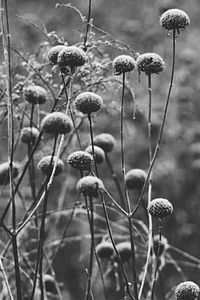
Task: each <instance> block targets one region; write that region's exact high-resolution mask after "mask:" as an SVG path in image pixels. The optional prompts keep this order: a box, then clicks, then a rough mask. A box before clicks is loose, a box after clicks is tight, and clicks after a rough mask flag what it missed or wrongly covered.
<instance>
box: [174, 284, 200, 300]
mask: <svg viewBox="0 0 200 300" xmlns="http://www.w3.org/2000/svg"><path fill="white" fill-rule="evenodd" d="M199 291H200V289H199V286H198V285H197V284H196V283H194V282H193V281H184V282H181V283H180V284H179V285H178V286H177V288H176V290H175V296H176V299H177V300H195V299H196V298H197V297H198V295H199Z"/></svg>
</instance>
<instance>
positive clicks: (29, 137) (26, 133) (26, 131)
mask: <svg viewBox="0 0 200 300" xmlns="http://www.w3.org/2000/svg"><path fill="white" fill-rule="evenodd" d="M39 134H40V133H39V130H38V129H37V128H35V127H24V128H22V131H21V135H20V138H21V142H22V143H24V144H30V143H31V144H32V145H34V144H35V142H36V140H37V138H38V137H39Z"/></svg>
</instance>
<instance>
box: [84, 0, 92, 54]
mask: <svg viewBox="0 0 200 300" xmlns="http://www.w3.org/2000/svg"><path fill="white" fill-rule="evenodd" d="M91 12H92V0H89V1H88V17H87V25H86V29H85V37H84V43H83V48H84V50H87V38H88V32H89V29H90V19H91Z"/></svg>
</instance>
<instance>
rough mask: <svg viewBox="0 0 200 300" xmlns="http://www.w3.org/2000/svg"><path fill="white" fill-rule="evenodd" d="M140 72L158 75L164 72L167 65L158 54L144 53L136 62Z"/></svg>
mask: <svg viewBox="0 0 200 300" xmlns="http://www.w3.org/2000/svg"><path fill="white" fill-rule="evenodd" d="M136 64H137V68H138V71H139V72H144V73H145V74H146V75H150V74H158V73H160V72H161V71H163V69H164V67H165V63H164V61H163V59H162V57H161V56H160V55H158V54H156V53H144V54H141V55H139V56H138V58H137V60H136Z"/></svg>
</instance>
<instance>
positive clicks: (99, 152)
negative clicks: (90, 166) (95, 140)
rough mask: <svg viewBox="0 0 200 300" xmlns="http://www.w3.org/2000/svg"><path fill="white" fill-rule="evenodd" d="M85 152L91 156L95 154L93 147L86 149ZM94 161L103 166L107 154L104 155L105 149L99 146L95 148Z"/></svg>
mask: <svg viewBox="0 0 200 300" xmlns="http://www.w3.org/2000/svg"><path fill="white" fill-rule="evenodd" d="M85 151H86V152H88V153H90V154H93V153H92V145H90V146H88V147H87V148H86V149H85ZM94 160H95V162H96V163H97V164H101V163H102V162H104V160H105V153H104V151H103V149H101V148H100V147H98V146H94Z"/></svg>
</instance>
